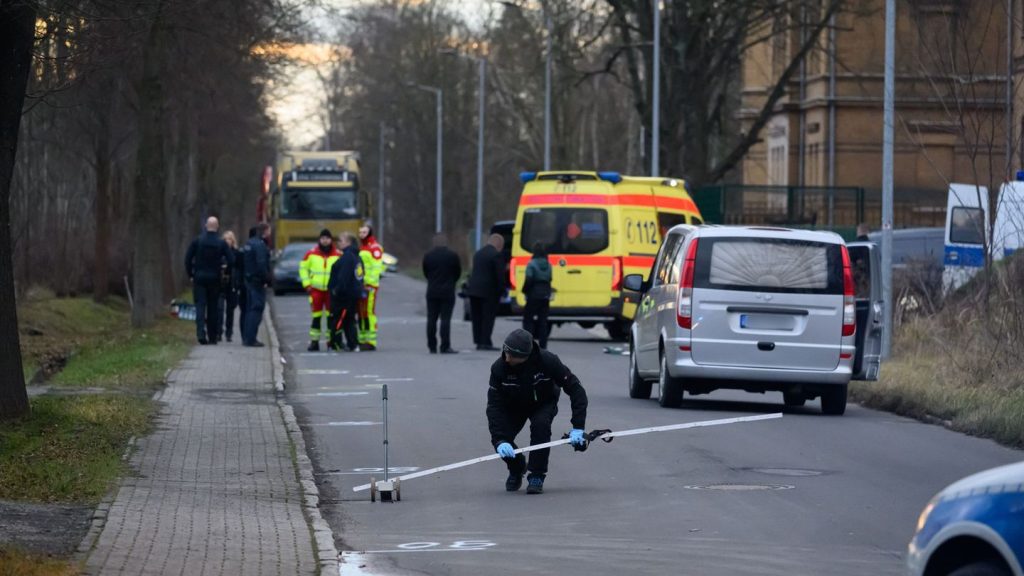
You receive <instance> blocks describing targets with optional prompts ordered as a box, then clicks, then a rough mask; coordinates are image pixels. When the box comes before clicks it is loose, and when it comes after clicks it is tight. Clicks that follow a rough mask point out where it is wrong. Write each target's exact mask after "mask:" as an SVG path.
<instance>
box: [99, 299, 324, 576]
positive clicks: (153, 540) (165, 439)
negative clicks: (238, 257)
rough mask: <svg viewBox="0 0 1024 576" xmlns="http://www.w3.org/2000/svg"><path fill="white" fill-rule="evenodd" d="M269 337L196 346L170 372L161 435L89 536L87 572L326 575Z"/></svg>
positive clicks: (139, 456)
mask: <svg viewBox="0 0 1024 576" xmlns="http://www.w3.org/2000/svg"><path fill="white" fill-rule="evenodd" d="M267 320H269V315H268V317H267ZM265 324H266V322H265ZM275 339H276V338H275ZM261 340H262V341H263V342H266V343H267V345H268V346H267V347H266V348H244V347H242V346H241V344H239V343H221V344H219V345H217V346H196V347H195V348H193V349H192V353H191V354H190V355H189V357H188V358H187V359H186V360H185V361H184V362H183V363H182V364H181V366H179V367H178V368H177V369H176V370H174V371H173V372H172V373H171V374H170V376H169V378H168V386H167V388H166V389H165V390H163V391H162V392H161V393H160V395H159V396H158V400H160V402H161V403H162V404H163V406H162V410H161V412H160V416H159V418H158V421H157V426H156V430H155V431H154V433H153V434H152V435H150V436H148V437H146V438H143V439H140V440H139V441H138V443H137V445H136V448H135V451H134V453H133V454H132V456H131V460H130V465H131V469H132V473H130V474H129V476H127V477H125V478H123V479H122V480H121V483H120V487H119V489H118V491H117V494H116V497H115V498H114V500H113V501H112V502H110V503H109V508H108V509H107V510H106V519H105V521H102V520H101V521H100V522H102V524H100V522H98V523H97V527H96V528H95V529H94V531H93V534H91V538H94V539H95V544H94V545H93V547H92V550H91V552H88V559H87V562H86V573H87V574H93V575H107V574H132V575H136V574H153V575H161V576H164V575H172V574H173V575H179V574H180V575H187V576H193V575H201V574H225V575H227V574H232V575H233V574H245V575H250V574H252V575H285V574H287V575H295V574H316V573H318V560H317V555H316V551H315V550H314V539H313V534H312V531H311V530H310V524H309V522H308V521H307V518H306V517H305V516H304V512H303V509H304V499H303V496H304V494H303V486H302V484H300V482H299V480H298V478H297V474H296V467H295V465H294V464H293V461H292V452H291V450H292V445H291V443H290V442H289V435H288V429H287V428H286V425H285V420H284V416H283V411H282V407H281V406H279V404H278V401H277V399H276V397H275V392H274V384H275V382H274V380H275V366H274V362H276V360H277V357H276V355H275V354H274V353H273V351H272V348H271V336H270V335H269V334H267V328H266V327H264V328H262V329H261ZM288 412H290V410H288ZM300 441H301V439H300ZM299 449H300V450H301V449H302V447H301V446H300V447H299ZM99 512H100V516H101V518H102V513H103V507H101V510H100V511H99ZM100 525H102V531H101V532H99V535H98V537H97V536H96V531H97V530H99V526H100ZM91 544H92V540H91V539H89V538H87V542H86V543H84V544H83V546H88V545H91ZM335 570H336V568H335Z"/></svg>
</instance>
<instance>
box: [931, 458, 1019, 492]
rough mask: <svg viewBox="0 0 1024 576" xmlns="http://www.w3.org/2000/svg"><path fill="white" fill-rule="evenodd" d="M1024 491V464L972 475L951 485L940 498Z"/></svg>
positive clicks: (1001, 467) (1000, 467) (1010, 465)
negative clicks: (980, 493)
mask: <svg viewBox="0 0 1024 576" xmlns="http://www.w3.org/2000/svg"><path fill="white" fill-rule="evenodd" d="M1020 491H1024V462H1017V463H1016V464H1008V465H1006V466H999V467H998V468H992V469H989V470H984V471H982V472H978V473H977V474H972V475H971V476H968V477H966V478H962V479H960V480H957V481H956V482H954V483H952V484H950V485H949V486H947V487H946V489H944V490H943V491H942V492H939V496H938V497H939V498H941V499H952V498H959V497H961V496H966V495H970V494H975V493H979V492H982V493H984V492H1020Z"/></svg>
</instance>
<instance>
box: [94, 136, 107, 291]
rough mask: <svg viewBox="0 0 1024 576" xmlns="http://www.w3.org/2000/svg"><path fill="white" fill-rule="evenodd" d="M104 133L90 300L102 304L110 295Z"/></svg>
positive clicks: (100, 143) (98, 158)
mask: <svg viewBox="0 0 1024 576" xmlns="http://www.w3.org/2000/svg"><path fill="white" fill-rule="evenodd" d="M102 130H103V131H104V132H105V133H104V134H101V135H100V138H99V141H98V142H97V145H96V208H95V211H96V212H95V214H94V218H95V222H96V239H95V244H94V251H95V254H94V257H93V281H92V284H93V286H92V298H93V300H95V301H97V302H103V301H104V300H106V299H107V296H109V295H110V169H111V165H110V139H109V138H107V136H106V131H107V128H106V127H104V128H102Z"/></svg>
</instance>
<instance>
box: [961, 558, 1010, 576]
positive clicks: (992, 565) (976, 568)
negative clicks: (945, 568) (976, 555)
mask: <svg viewBox="0 0 1024 576" xmlns="http://www.w3.org/2000/svg"><path fill="white" fill-rule="evenodd" d="M949 576H1010V571H1009V570H1008V569H1007V568H1006V567H1004V566H1002V565H1000V564H999V563H996V562H993V561H990V560H988V561H984V562H975V563H973V564H968V565H967V566H962V567H960V568H957V569H956V571H954V572H950V574H949Z"/></svg>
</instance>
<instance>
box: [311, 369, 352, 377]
mask: <svg viewBox="0 0 1024 576" xmlns="http://www.w3.org/2000/svg"><path fill="white" fill-rule="evenodd" d="M342 374H348V370H299V375H300V376H324V375H342Z"/></svg>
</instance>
